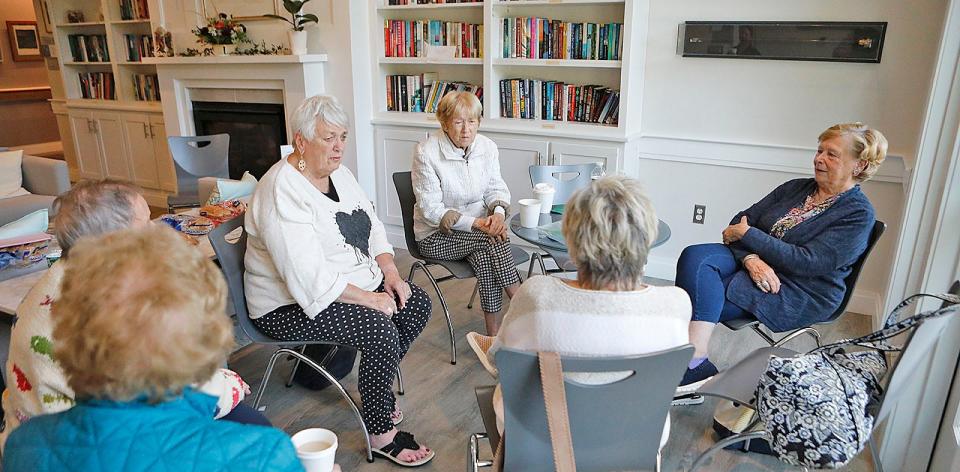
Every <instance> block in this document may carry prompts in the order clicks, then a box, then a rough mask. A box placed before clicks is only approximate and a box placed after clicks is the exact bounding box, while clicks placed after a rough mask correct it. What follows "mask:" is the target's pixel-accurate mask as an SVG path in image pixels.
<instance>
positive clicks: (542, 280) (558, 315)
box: [467, 176, 691, 442]
mask: <svg viewBox="0 0 960 472" xmlns="http://www.w3.org/2000/svg"><path fill="white" fill-rule="evenodd" d="M562 231H563V237H564V239H565V240H566V242H567V247H568V249H569V253H570V258H571V260H572V261H573V262H574V263H575V264H576V267H577V278H576V280H568V279H561V278H557V277H549V276H534V277H531V278H529V279H528V280H527V281H526V282H524V284H523V285H522V286H520V290H519V291H517V294H516V296H515V297H514V298H513V300H512V301H511V303H510V309H509V310H508V311H507V314H506V316H504V318H503V326H501V327H500V333H499V334H498V335H497V337H496V338H495V339H493V340H491V339H489V338H486V339H484V337H479V336H477V335H476V333H471V334H470V335H468V337H467V339H468V340H470V344H471V347H473V348H474V349H475V350H479V351H482V349H480V348H479V346H480V345H483V344H486V343H487V342H490V341H492V346H491V347H490V348H489V349H488V350H487V352H486V355H485V356H484V355H483V353H482V352H478V354H479V355H481V361H482V362H484V363H485V364H486V365H487V366H488V368H489V369H490V370H491V371H495V369H494V368H493V367H492V365H493V364H494V356H495V355H496V353H497V351H498V350H499V349H500V348H504V347H506V348H510V349H515V350H520V351H530V352H538V351H549V352H556V353H559V354H560V355H563V356H598V357H599V356H629V355H638V354H646V353H650V352H656V351H660V350H664V349H670V348H673V347H677V346H682V345H684V344H686V343H687V325H688V324H689V323H690V311H691V308H690V299H689V298H688V297H687V294H686V293H684V291H683V290H681V289H679V288H677V287H655V286H652V285H646V284H644V283H643V268H644V266H645V265H646V263H647V253H648V252H649V250H650V246H651V245H652V244H653V242H654V241H655V240H656V238H657V216H656V214H655V213H654V210H653V205H652V204H651V203H650V200H649V199H648V198H647V196H646V194H645V193H644V192H643V189H642V188H641V187H640V184H639V183H638V182H637V181H636V180H634V179H631V178H628V177H624V176H609V177H604V178H602V179H599V180H596V181H594V182H593V183H591V184H590V186H589V187H586V188H584V189H582V190H579V191H577V192H576V193H574V194H573V196H571V197H570V200H569V201H568V202H567V205H566V209H565V212H564V217H563V227H562ZM611 375H612V377H611ZM569 376H570V377H571V378H572V379H573V380H576V381H578V382H581V383H593V384H603V383H610V382H614V381H616V380H619V379H620V378H622V376H620V374H618V373H613V374H599V373H598V374H590V373H582V374H569ZM495 407H497V408H499V406H498V405H495ZM668 421H669V419H668ZM668 424H669V423H668ZM508 434H509V433H508ZM668 434H669V428H665V429H664V433H663V440H662V441H663V442H665V441H666V438H667V436H668Z"/></svg>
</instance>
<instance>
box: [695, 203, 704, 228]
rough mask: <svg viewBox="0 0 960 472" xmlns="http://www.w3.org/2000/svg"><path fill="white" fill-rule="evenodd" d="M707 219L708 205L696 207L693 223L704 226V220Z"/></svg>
mask: <svg viewBox="0 0 960 472" xmlns="http://www.w3.org/2000/svg"><path fill="white" fill-rule="evenodd" d="M706 217H707V206H706V205H694V206H693V222H694V223H695V224H698V225H702V224H703V220H704V219H705V218H706Z"/></svg>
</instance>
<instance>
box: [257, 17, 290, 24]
mask: <svg viewBox="0 0 960 472" xmlns="http://www.w3.org/2000/svg"><path fill="white" fill-rule="evenodd" d="M263 16H264V18H272V19H275V20H283V21H286V22H287V23H290V24H291V25H292V24H293V22H292V21H290V20H288V19H286V18H284V17H282V16H280V15H263Z"/></svg>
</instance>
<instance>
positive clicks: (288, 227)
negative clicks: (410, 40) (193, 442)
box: [244, 95, 434, 466]
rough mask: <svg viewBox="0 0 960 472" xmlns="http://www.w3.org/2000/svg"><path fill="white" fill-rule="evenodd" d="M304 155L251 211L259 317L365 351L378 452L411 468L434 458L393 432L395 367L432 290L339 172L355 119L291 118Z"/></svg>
mask: <svg viewBox="0 0 960 472" xmlns="http://www.w3.org/2000/svg"><path fill="white" fill-rule="evenodd" d="M291 127H292V128H293V130H294V140H293V143H294V152H293V153H292V154H290V155H289V156H288V157H286V158H284V159H281V160H280V161H279V162H277V163H276V164H274V165H273V167H271V168H270V170H268V171H267V173H266V174H264V176H263V178H262V179H261V180H260V183H259V184H258V185H257V189H256V191H255V192H254V194H253V197H252V198H251V200H250V205H249V207H248V209H247V217H246V225H245V227H246V230H247V233H248V236H249V237H248V239H247V252H246V257H245V260H244V264H245V266H246V274H245V276H244V285H245V289H246V296H247V305H248V308H249V312H250V318H252V319H253V324H254V325H255V326H257V328H259V329H260V331H262V332H263V333H264V334H266V335H268V336H270V337H272V338H275V339H281V340H288V341H331V342H336V343H339V344H344V345H348V346H353V347H356V348H357V349H359V351H360V353H361V357H360V374H359V390H360V398H361V400H362V402H363V420H364V423H365V424H366V426H367V430H368V432H369V433H370V443H371V445H372V446H373V448H374V453H375V454H377V455H379V456H381V457H384V458H387V459H390V460H392V461H393V462H395V463H397V464H399V465H402V466H417V465H422V464H424V463H426V462H429V461H430V460H431V459H433V456H434V452H433V451H431V450H430V449H428V448H426V447H424V446H421V445H419V444H417V443H416V441H414V438H413V435H411V434H409V433H406V432H403V431H399V430H397V428H396V427H395V424H398V423H399V422H400V421H401V420H402V419H403V416H402V413H401V412H400V410H399V409H398V407H397V404H396V399H395V398H394V396H393V391H392V386H393V382H394V378H395V377H396V374H397V366H398V365H399V363H400V360H401V359H403V356H404V355H405V354H406V353H407V350H408V349H409V348H410V344H411V343H413V340H414V339H416V338H417V336H419V335H420V332H421V331H422V330H423V328H424V326H426V324H427V321H428V320H429V318H430V313H431V304H430V298H429V297H428V296H427V294H426V293H425V292H424V291H423V290H421V289H420V288H419V287H416V286H414V285H412V284H409V283H407V282H406V281H405V280H403V279H402V278H401V277H400V273H399V272H398V271H397V266H396V265H395V264H394V261H393V248H392V247H391V246H390V243H388V242H387V235H386V232H385V230H384V228H383V223H381V222H380V220H379V219H378V218H377V214H376V212H374V210H373V206H372V204H371V203H370V199H369V198H367V196H366V195H365V194H364V192H363V189H362V188H361V187H360V184H359V183H357V179H356V178H355V177H354V176H353V174H352V173H351V172H350V170H349V169H347V168H346V167H343V166H341V165H340V163H341V160H342V158H343V149H344V146H345V144H346V141H347V130H346V127H347V115H346V113H345V112H344V111H343V109H342V108H341V107H340V104H339V103H338V102H337V100H336V99H335V98H333V97H330V96H324V95H317V96H314V97H311V98H308V99H307V100H305V101H304V102H303V103H302V104H301V105H300V107H299V108H297V110H296V111H295V112H294V113H293V117H292V122H291Z"/></svg>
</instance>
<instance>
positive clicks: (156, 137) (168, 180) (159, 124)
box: [149, 114, 177, 192]
mask: <svg viewBox="0 0 960 472" xmlns="http://www.w3.org/2000/svg"><path fill="white" fill-rule="evenodd" d="M149 116H150V123H149V127H150V137H151V139H152V140H153V157H154V159H156V163H157V175H158V178H159V180H160V189H162V190H166V191H168V192H176V191H177V173H176V171H175V170H174V169H173V157H172V156H171V155H170V146H169V145H168V144H167V128H166V127H165V125H164V123H163V115H160V114H151V115H149Z"/></svg>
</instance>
